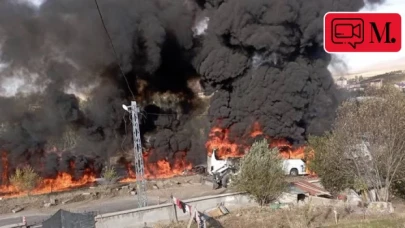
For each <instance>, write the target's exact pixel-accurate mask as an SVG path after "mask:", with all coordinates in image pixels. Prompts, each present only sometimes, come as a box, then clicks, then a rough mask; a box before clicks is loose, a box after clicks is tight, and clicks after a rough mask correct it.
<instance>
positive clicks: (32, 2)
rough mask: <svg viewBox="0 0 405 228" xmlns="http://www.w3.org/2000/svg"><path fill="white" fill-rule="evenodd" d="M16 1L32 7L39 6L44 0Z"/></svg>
mask: <svg viewBox="0 0 405 228" xmlns="http://www.w3.org/2000/svg"><path fill="white" fill-rule="evenodd" d="M15 1H16V2H18V3H22V4H28V5H30V6H32V7H35V8H39V7H41V5H42V4H44V2H45V1H46V0H15Z"/></svg>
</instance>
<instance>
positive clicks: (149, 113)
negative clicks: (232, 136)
mask: <svg viewBox="0 0 405 228" xmlns="http://www.w3.org/2000/svg"><path fill="white" fill-rule="evenodd" d="M142 114H146V115H152V116H193V117H199V116H212V117H219V118H221V117H223V116H218V115H212V114H182V113H153V112H145V111H144V112H142ZM232 116H235V117H249V116H252V115H251V114H246V115H232ZM263 116H267V114H263Z"/></svg>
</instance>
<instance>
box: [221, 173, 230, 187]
mask: <svg viewBox="0 0 405 228" xmlns="http://www.w3.org/2000/svg"><path fill="white" fill-rule="evenodd" d="M230 178H231V175H230V174H229V173H227V174H225V176H223V177H222V180H221V183H222V187H224V188H227V187H228V184H229V180H230Z"/></svg>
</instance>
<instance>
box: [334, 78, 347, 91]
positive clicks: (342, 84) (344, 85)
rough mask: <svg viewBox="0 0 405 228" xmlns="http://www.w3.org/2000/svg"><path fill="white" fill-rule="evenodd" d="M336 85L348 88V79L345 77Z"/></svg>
mask: <svg viewBox="0 0 405 228" xmlns="http://www.w3.org/2000/svg"><path fill="white" fill-rule="evenodd" d="M335 83H336V85H337V86H339V87H340V88H347V85H348V81H347V79H346V78H343V77H341V78H339V79H337V80H336V82H335Z"/></svg>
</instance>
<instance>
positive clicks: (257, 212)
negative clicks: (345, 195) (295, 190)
mask: <svg viewBox="0 0 405 228" xmlns="http://www.w3.org/2000/svg"><path fill="white" fill-rule="evenodd" d="M230 211H231V212H230V213H229V214H228V215H224V216H222V217H219V218H213V219H210V220H209V221H208V222H207V227H210V228H245V227H254V228H268V227H275V228H276V227H277V228H309V227H342V228H343V227H353V228H354V227H361V228H363V227H384V228H385V227H398V228H399V227H401V228H402V227H405V214H404V213H403V211H400V212H395V213H394V214H391V215H381V216H376V215H373V216H371V215H359V214H351V213H349V212H348V211H345V210H344V209H340V210H338V223H337V224H336V221H335V216H334V212H333V209H332V208H330V207H310V206H302V207H298V208H293V209H277V210H275V209H271V208H269V207H268V206H267V207H263V208H260V207H249V208H243V209H236V210H230ZM153 227H154V228H184V227H187V222H179V223H172V224H156V225H155V226H153ZM191 227H193V228H196V227H197V225H196V224H195V223H193V224H192V226H191Z"/></svg>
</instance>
